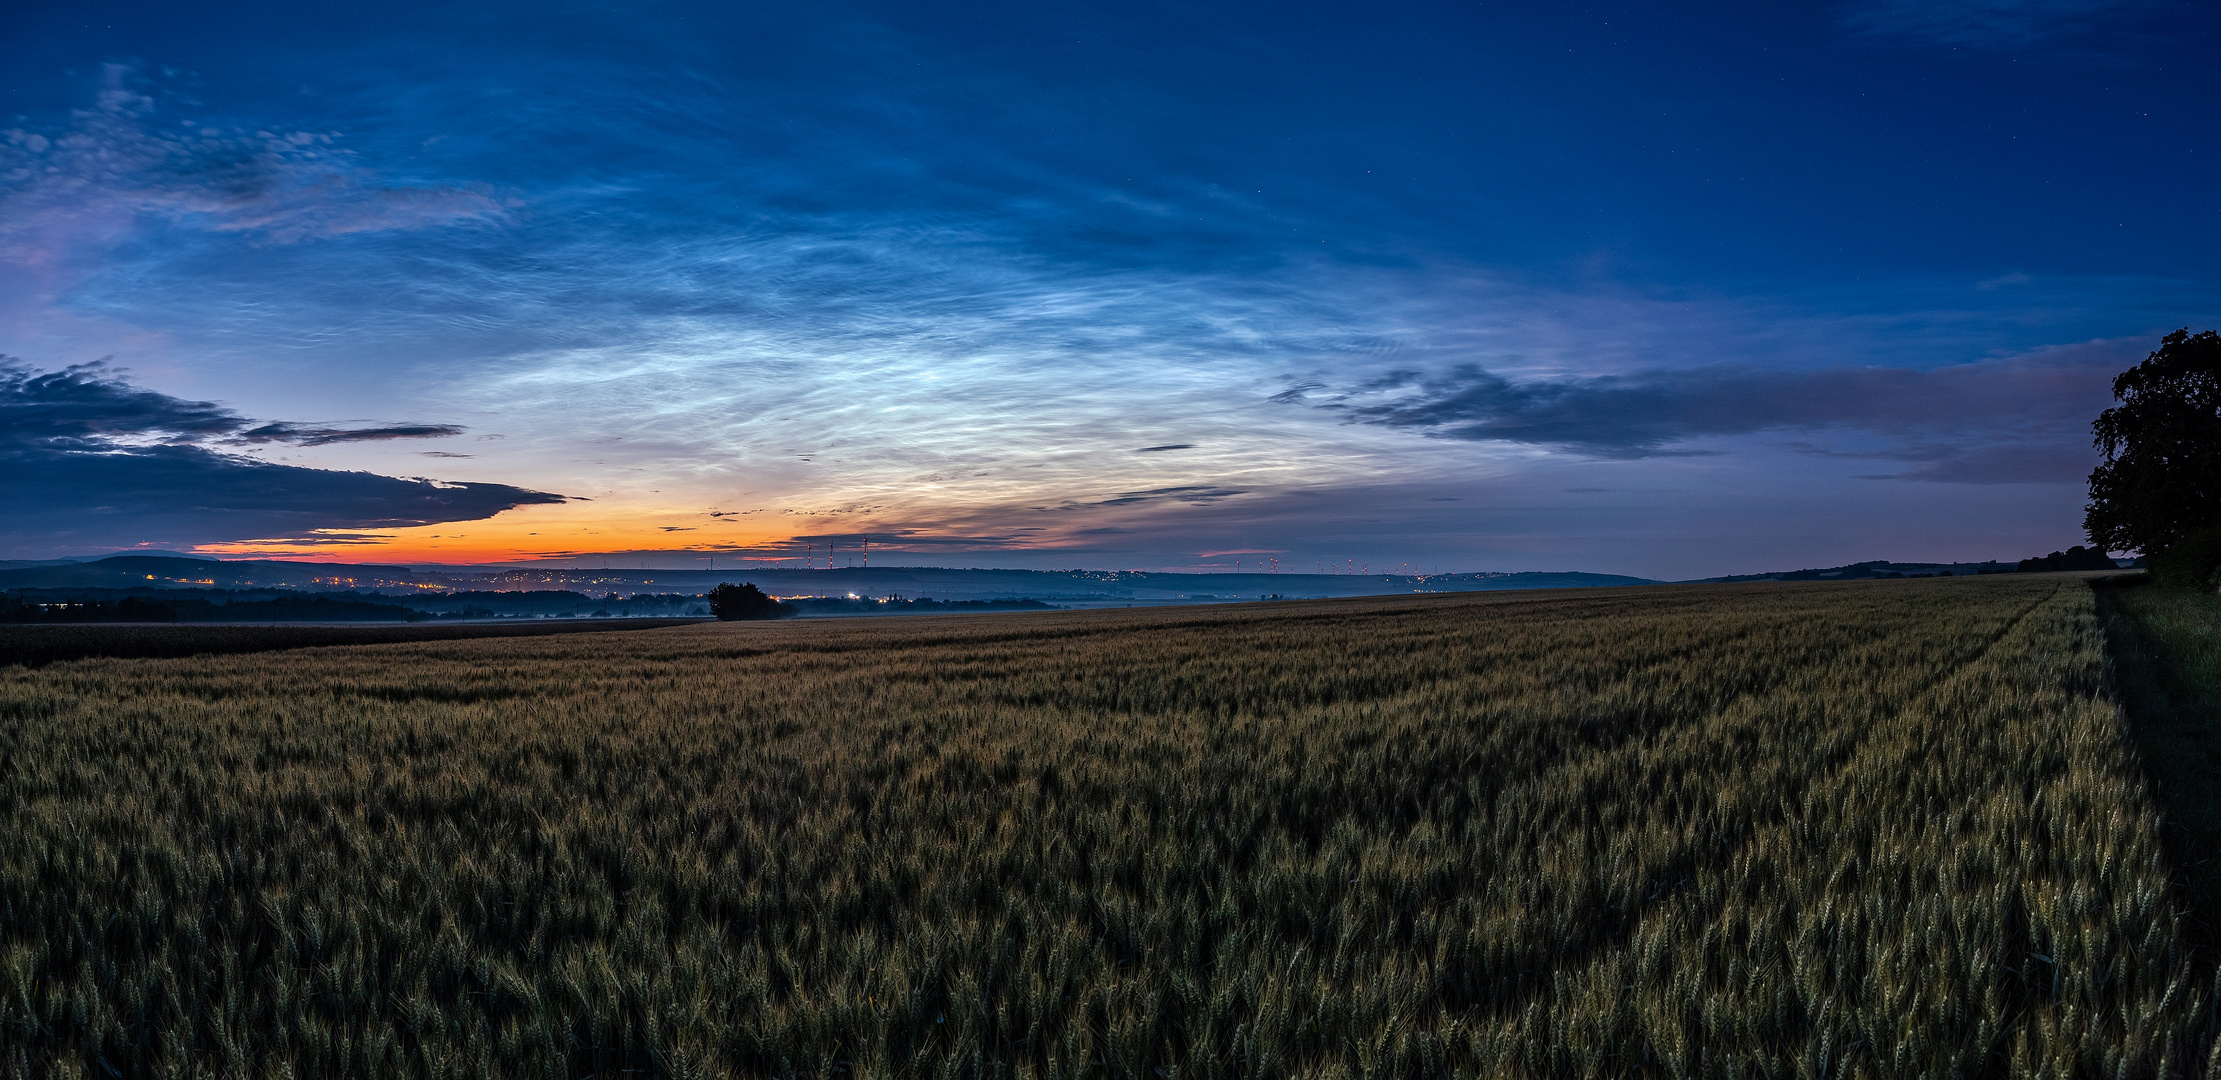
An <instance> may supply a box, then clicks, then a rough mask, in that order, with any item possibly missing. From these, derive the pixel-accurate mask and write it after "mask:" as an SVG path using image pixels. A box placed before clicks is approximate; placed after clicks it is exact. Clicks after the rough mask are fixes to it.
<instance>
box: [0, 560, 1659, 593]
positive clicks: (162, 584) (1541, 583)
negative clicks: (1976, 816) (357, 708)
mask: <svg viewBox="0 0 2221 1080" xmlns="http://www.w3.org/2000/svg"><path fill="white" fill-rule="evenodd" d="M726 581H731V582H742V581H747V582H753V583H754V584H755V585H756V586H757V587H759V588H761V589H763V590H764V591H765V592H768V593H771V594H773V595H776V596H783V597H792V596H827V597H845V596H848V595H850V594H854V595H856V596H859V597H874V598H876V597H882V596H899V597H903V598H906V599H921V598H927V597H930V598H933V599H938V600H1016V599H1037V600H1047V601H1055V602H1060V603H1062V602H1068V601H1071V602H1080V603H1083V604H1085V603H1098V604H1107V603H1129V602H1131V603H1209V602H1223V601H1232V600H1256V599H1260V598H1263V597H1285V598H1289V599H1295V598H1299V597H1300V598H1317V597H1336V596H1373V595H1380V594H1384V593H1407V592H1422V593H1424V592H1478V591H1492V590H1499V589H1571V588H1593V587H1597V586H1609V585H1648V584H1655V582H1652V581H1651V580H1650V579H1648V578H1638V577H1627V576H1624V575H1619V574H1588V573H1580V572H1521V573H1496V572H1481V573H1467V574H1171V573H1155V572H1148V571H1138V570H965V569H950V568H942V567H924V566H873V567H840V568H834V569H825V570H804V569H799V568H793V567H778V568H771V567H766V568H748V567H743V568H741V569H723V570H574V569H555V568H545V567H488V568H485V569H483V570H423V571H412V570H410V569H409V568H408V567H404V566H378V565H360V564H347V563H308V562H285V561H279V560H241V561H237V562H218V561H213V560H208V559H201V558H183V557H179V556H170V555H137V554H133V555H117V556H111V557H108V558H104V559H99V560H97V561H93V562H59V563H54V562H50V563H44V564H32V565H24V564H15V565H12V566H7V567H0V589H132V590H144V589H271V588H279V589H305V590H324V591H353V592H369V591H383V592H388V593H408V594H415V595H424V594H427V593H431V592H434V591H449V590H453V591H500V592H518V591H524V592H541V591H570V592H578V593H583V594H589V595H593V596H602V595H606V594H609V593H617V594H622V595H631V594H634V593H642V592H650V593H685V594H689V595H699V594H701V593H703V592H706V591H708V590H709V589H710V588H712V587H714V586H716V585H717V584H719V583H720V582H726Z"/></svg>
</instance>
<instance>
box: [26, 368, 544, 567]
mask: <svg viewBox="0 0 2221 1080" xmlns="http://www.w3.org/2000/svg"><path fill="white" fill-rule="evenodd" d="M461 430H462V429H461V428H457V427H454V426H452V425H413V426H390V427H378V428H367V429H359V430H344V429H335V428H314V427H301V426H298V425H292V424H256V423H254V422H253V421H250V420H248V419H246V418H244V417H241V416H239V415H237V414H236V413H233V412H231V411H230V410H228V409H225V408H223V407H221V406H219V405H216V404H213V403H211V402H205V401H186V400H182V399H179V398H174V397H170V396H168V395H165V394H160V393H156V392H154V391H150V390H144V389H141V388H138V387H135V386H132V385H130V384H129V383H127V382H125V381H124V380H123V379H122V378H121V377H120V376H118V375H116V374H114V373H112V372H110V371H108V370H107V369H104V368H102V367H100V366H98V365H79V366H76V367H71V368H67V369H64V370H62V371H59V372H44V373H41V372H37V371H34V370H32V369H30V368H29V367H27V366H25V365H23V364H21V363H20V362H16V361H9V360H0V501H4V502H5V503H6V505H8V506H9V507H10V513H9V514H8V515H7V517H6V519H5V523H4V524H0V542H4V543H6V544H7V545H8V546H9V547H11V548H55V547H72V548H77V547H99V546H126V545H131V544H137V543H140V542H143V541H149V540H159V541H162V542H166V543H175V544H185V543H210V542H216V541H225V540H242V539H251V538H256V537H269V536H285V535H308V534H312V533H316V532H318V531H322V530H360V529H391V528H401V527H406V526H411V525H428V524H434V523H438V522H447V521H474V520H478V519H481V518H486V517H491V516H493V515H494V514H498V513H500V512H502V511H504V510H508V509H511V508H514V507H518V506H525V505H530V504H535V503H559V502H564V501H566V500H565V498H564V497H563V496H561V495H555V494H551V493H548V492H543V491H531V490H528V489H525V488H519V487H511V486H509V485H507V484H469V483H461V484H458V483H447V482H443V481H437V480H428V479H423V478H406V479H405V478H400V477H392V476H380V475H377V474H374V473H366V472H338V471H333V470H327V469H310V468H303V467H300V466H293V465H275V464H270V463H266V462H260V461H254V460H251V459H248V458H244V457H241V456H238V455H235V454H228V453H223V452H221V451H220V450H217V449H212V448H211V445H213V446H225V445H236V444H239V443H242V442H260V443H269V442H285V443H292V444H296V445H303V446H320V445H326V444H329V443H337V442H350V441H359V440H365V439H397V438H427V437H438V436H445V435H453V434H458V433H460V432H461ZM203 444H210V445H203Z"/></svg>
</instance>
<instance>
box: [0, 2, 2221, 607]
mask: <svg viewBox="0 0 2221 1080" xmlns="http://www.w3.org/2000/svg"><path fill="white" fill-rule="evenodd" d="M2217 27H2221V13H2217V12H2216V11H2215V10H2214V9H2213V8H2212V7H2210V6H2206V5H2197V4H2192V3H2176V2H2169V0H2121V2H2101V0H2020V2H2016V0H1924V2H1921V3H1913V2H1911V0H1854V2H1847V3H1837V4H1828V3H1812V4H1788V3H1713V4H1704V5H1696V4H1671V3H1665V4H1661V3H1641V4H1636V3H1629V4H1623V5H1612V4H1592V5H1580V4H1555V3H1550V4H1546V3H1539V2H1536V3H1504V4H1489V3H1480V4H1394V3H1384V4H1367V5H1332V6H1330V5H1318V4H1304V3H1288V2H1281V3H1274V4H1247V3H1240V2H1221V3H1211V4H1158V3H1137V2H1126V3H1119V4H1088V3H1066V4H1052V5H1044V4H1033V3H1027V4H1019V3H1010V4H994V3H979V4H914V3H913V4H892V3H889V4H873V3H817V4H777V3H769V4H754V5H734V4H693V3H653V2H650V3H632V4H626V5H609V4H594V5H585V4H570V3H563V2H543V3H533V4H507V3H485V4H474V5H445V4H441V5H431V4H410V3H389V4H380V5H347V6H342V5H302V4H291V3H287V4H257V3H251V2H250V3H239V4H230V5H223V6H221V7H214V6H208V5H178V4H154V3H104V2H99V0H90V2H81V3H73V4H67V5H34V4H21V5H11V6H9V7H8V8H7V10H6V11H5V12H4V13H0V354H4V355H5V356H6V357H7V358H8V359H7V360H5V361H4V362H0V505H5V506H7V507H8V508H9V510H8V512H7V513H6V514H4V515H0V558H54V557H65V556H75V555H84V554H95V553H102V552H107V551H116V550H133V549H159V550H172V551H193V552H200V553H206V554H217V555H223V556H225V557H240V556H252V557H299V558H317V559H340V560H346V561H355V562H383V563H394V562H402V563H417V564H428V563H454V564H464V563H509V564H516V563H532V562H553V563H557V564H566V563H567V564H575V565H601V564H602V563H603V562H604V561H606V562H607V563H608V564H609V565H613V566H617V565H648V566H669V567H677V566H696V565H703V564H702V563H699V562H698V561H697V560H699V559H703V558H707V557H712V556H720V555H723V556H726V557H730V556H732V555H734V554H740V553H745V554H746V555H747V556H748V557H749V558H751V559H756V560H765V559H787V560H790V561H791V564H793V565H800V564H801V562H802V561H803V560H811V561H815V562H817V563H818V564H820V565H823V564H824V561H825V560H826V559H828V558H831V559H836V560H839V561H841V562H843V563H847V562H853V561H856V560H858V559H860V558H862V557H864V555H865V553H866V552H867V551H868V553H869V557H870V558H872V559H873V560H876V561H877V562H879V563H881V564H911V565H941V566H1005V567H1041V568H1069V567H1083V566H1084V567H1091V568H1134V569H1159V570H1206V571H1207V570H1217V569H1234V568H1235V567H1236V564H1237V563H1239V564H1240V566H1241V568H1243V569H1250V570H1254V569H1258V568H1261V567H1269V566H1271V565H1274V561H1275V560H1277V561H1278V565H1279V566H1280V567H1281V569H1282V570H1283V571H1292V570H1305V571H1310V570H1314V569H1318V568H1323V567H1325V566H1328V565H1340V564H1348V565H1353V566H1354V565H1364V566H1367V567H1370V568H1372V569H1373V570H1375V571H1379V570H1390V569H1409V570H1414V571H1428V572H1439V571H1472V570H1506V571H1516V570H1588V571H1596V572H1606V573H1620V574H1634V575H1640V576H1645V577H1656V578H1688V577H1696V576H1703V575H1711V574H1725V573H1738V572H1755V571H1761V570H1768V569H1793V568H1797V567H1806V566H1829V565H1838V564H1842V563H1847V562H1852V561H1857V560H1863V559H1874V558H1889V559H1898V560H1906V561H1913V560H1937V561H1947V560H1979V559H1989V558H2003V559H2018V558H2022V557H2026V556H2030V555H2038V554H2043V553H2045V552H2049V551H2052V550H2055V549H2059V548H2063V547H2065V546H2067V545H2070V544H2074V543H2079V542H2082V539H2083V538H2082V535H2081V529H2080V525H2081V519H2082V504H2083V501H2084V496H2085V478H2086V477H2087V475H2088V473H2089V470H2090V469H2091V468H2092V467H2093V466H2094V465H2095V464H2096V463H2097V460H2098V459H2097V457H2096V454H2095V451H2094V450H2093V449H2092V446H2091V442H2090V428H2089V425H2090V421H2091V420H2092V419H2093V418H2094V417H2095V416H2096V415H2097V413H2098V412H2099V411H2100V410H2102V409H2104V408H2105V407H2106V406H2107V405H2108V404H2109V403H2110V401H2111V398H2110V392H2109V386H2110V382H2111V379H2112V377H2113V375H2115V374H2116V373H2118V372H2120V371H2122V370H2124V369H2126V368H2127V367H2129V366H2131V365H2133V364H2134V363H2135V362H2137V361H2138V360H2140V359H2142V358H2143V356H2144V355H2145V354H2147V353H2148V352H2150V351H2151V350H2152V349H2153V348H2155V347H2156V346H2157V343H2158V339H2159V338H2160V336H2161V335H2163V334H2165V333H2167V332H2169V331H2171V330H2174V329H2177V328H2180V327H2189V328H2191V329H2192V330H2200V329H2206V328H2211V327H2214V326H2215V325H2216V324H2221V261H2217V260H2216V259H2214V257H2213V252H2215V251H2216V250H2221V243H2217V241H2221V183H2217V181H2216V180H2215V177H2216V176H2217V175H2221V172H2217V169H2216V164H2217V163H2221V68H2216V67H2215V66H2214V65H2213V64H2212V63H2211V62H2210V56H2211V54H2212V52H2213V50H2214V48H2215V46H2216V44H2221V41H2217V38H2216V33H2215V31H2216V28H2217Z"/></svg>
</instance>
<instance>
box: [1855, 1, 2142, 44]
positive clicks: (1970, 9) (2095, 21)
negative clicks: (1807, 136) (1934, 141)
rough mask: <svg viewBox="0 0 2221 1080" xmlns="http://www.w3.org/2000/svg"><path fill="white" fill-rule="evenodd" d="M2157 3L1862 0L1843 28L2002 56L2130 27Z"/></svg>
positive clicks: (1869, 34) (1871, 35) (1856, 5)
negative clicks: (2002, 53)
mask: <svg viewBox="0 0 2221 1080" xmlns="http://www.w3.org/2000/svg"><path fill="white" fill-rule="evenodd" d="M2161 10H2163V5H2162V4H2160V3H2158V2H2157V0H1866V2H1863V3H1858V4H1854V5H1851V6H1848V7H1846V8H1845V9H1843V12H1842V18H1843V25H1844V26H1845V28H1847V29H1849V30H1851V31H1853V32H1854V33H1858V34H1862V35H1865V36H1869V37H1877V38H1898V39H1905V40H1912V41H1920V42H1925V43H1930V44H1939V45H1950V46H1960V47H1966V48H1975V49H1989V50H1997V51H2007V50H2014V49H2025V48H2029V47H2031V46H2036V45H2042V44H2046V43H2049V42H2054V41H2057V40H2060V39H2064V38H2071V37H2075V36H2079V35H2084V34H2088V33H2090V32H2091V31H2094V30H2099V29H2107V28H2112V27H2117V26H2121V25H2126V24H2131V23H2134V22H2136V21H2138V20H2141V19H2144V18H2147V17H2149V16H2151V15H2153V14H2155V13H2157V12H2159V11H2161Z"/></svg>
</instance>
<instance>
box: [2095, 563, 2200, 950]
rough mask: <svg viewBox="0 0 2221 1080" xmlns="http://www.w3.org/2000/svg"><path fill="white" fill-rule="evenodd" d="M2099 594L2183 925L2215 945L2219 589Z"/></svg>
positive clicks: (2120, 589)
mask: <svg viewBox="0 0 2221 1080" xmlns="http://www.w3.org/2000/svg"><path fill="white" fill-rule="evenodd" d="M2097 596H2098V610H2099V613H2100V615H2101V617H2102V618H2103V619H2104V623H2105V631H2106V645H2107V654H2108V657H2109V659H2110V660H2111V661H2112V664H2113V673H2114V679H2115V683H2116V685H2117V686H2118V694H2119V696H2120V698H2121V703H2122V706H2123V707H2124V708H2125V709H2126V710H2127V712H2128V717H2129V731H2130V733H2131V734H2132V736H2133V737H2134V739H2135V741H2136V744H2137V747H2138V749H2139V751H2140V753H2141V757H2142V759H2143V766H2144V769H2145V771H2146V773H2147V774H2148V775H2149V777H2150V779H2151V786H2152V790H2153V792H2154V794H2155V795H2156V796H2157V797H2158V799H2159V801H2160V803H2161V805H2162V806H2163V807H2164V808H2165V812H2166V816H2165V818H2164V819H2163V822H2162V829H2161V838H2162V840H2163V841H2164V842H2165V844H2166V846H2167V849H2168V854H2169V861H2170V862H2172V863H2173V864H2174V865H2175V867H2176V872H2177V873H2178V874H2179V875H2180V878H2181V885H2182V891H2181V895H2182V898H2183V902H2184V903H2185V904H2186V906H2187V907H2188V908H2189V910H2190V912H2191V919H2190V920H2189V925H2188V927H2187V928H2186V932H2188V933H2189V934H2190V935H2191V936H2192V939H2193V940H2195V941H2196V942H2197V943H2198V944H2199V945H2200V946H2201V947H2202V949H2203V950H2204V951H2206V952H2207V953H2208V954H2211V953H2214V952H2216V951H2221V596H2215V595H2212V594H2210V593H2205V592H2197V591H2189V590H2180V589H2167V588H2161V587H2158V586H2155V585H2149V584H2146V583H2145V582H2144V580H2143V579H2142V578H2140V577H2138V578H2120V579H2114V580H2111V581H2107V582H2104V583H2103V584H2102V585H2101V586H2100V587H2099V588H2098V590H2097Z"/></svg>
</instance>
